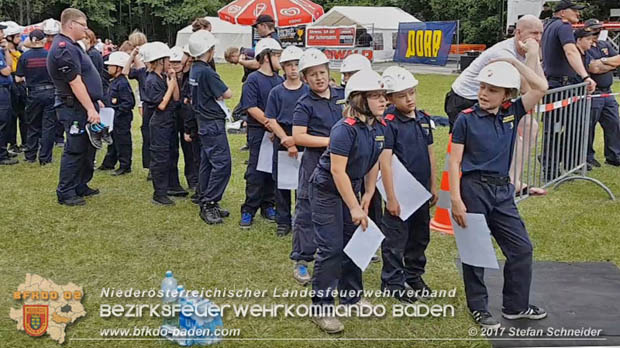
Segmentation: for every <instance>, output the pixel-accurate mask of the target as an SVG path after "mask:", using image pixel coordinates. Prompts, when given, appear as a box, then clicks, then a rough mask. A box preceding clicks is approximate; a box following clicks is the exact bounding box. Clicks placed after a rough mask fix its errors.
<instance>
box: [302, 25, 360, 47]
mask: <svg viewBox="0 0 620 348" xmlns="http://www.w3.org/2000/svg"><path fill="white" fill-rule="evenodd" d="M354 46H355V26H349V27H308V28H306V47H354Z"/></svg>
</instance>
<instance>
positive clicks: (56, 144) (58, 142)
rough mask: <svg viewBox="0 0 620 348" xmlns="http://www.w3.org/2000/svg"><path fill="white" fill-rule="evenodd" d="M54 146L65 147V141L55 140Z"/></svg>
mask: <svg viewBox="0 0 620 348" xmlns="http://www.w3.org/2000/svg"><path fill="white" fill-rule="evenodd" d="M54 146H56V147H65V142H64V141H57V142H56V143H55V144H54Z"/></svg>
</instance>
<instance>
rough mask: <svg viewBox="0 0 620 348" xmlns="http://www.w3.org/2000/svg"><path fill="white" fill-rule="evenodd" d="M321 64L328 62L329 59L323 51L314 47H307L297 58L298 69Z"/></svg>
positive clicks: (302, 69)
mask: <svg viewBox="0 0 620 348" xmlns="http://www.w3.org/2000/svg"><path fill="white" fill-rule="evenodd" d="M323 64H329V59H327V56H326V55H325V53H323V52H321V51H320V50H318V49H316V48H309V49H307V50H306V51H305V52H304V54H303V55H302V56H301V58H300V59H299V71H304V70H306V69H308V68H311V67H313V66H319V65H323Z"/></svg>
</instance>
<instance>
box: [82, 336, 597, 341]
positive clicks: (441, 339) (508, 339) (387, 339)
mask: <svg viewBox="0 0 620 348" xmlns="http://www.w3.org/2000/svg"><path fill="white" fill-rule="evenodd" d="M71 340H72V341H168V339H166V338H89V337H76V338H71ZM221 340H222V341H487V340H493V341H569V340H570V341H607V338H222V339H221Z"/></svg>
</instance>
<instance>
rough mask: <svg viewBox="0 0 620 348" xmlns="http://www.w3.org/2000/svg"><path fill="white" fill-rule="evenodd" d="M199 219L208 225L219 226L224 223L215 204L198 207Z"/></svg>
mask: <svg viewBox="0 0 620 348" xmlns="http://www.w3.org/2000/svg"><path fill="white" fill-rule="evenodd" d="M200 218H201V219H202V220H203V221H204V222H206V223H208V224H209V225H214V224H221V223H222V222H224V220H222V218H221V217H220V212H219V210H218V209H217V207H216V206H215V204H206V205H203V206H202V207H200Z"/></svg>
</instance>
